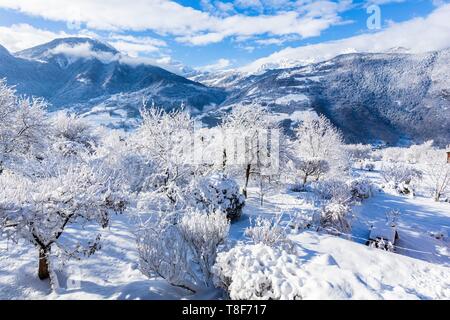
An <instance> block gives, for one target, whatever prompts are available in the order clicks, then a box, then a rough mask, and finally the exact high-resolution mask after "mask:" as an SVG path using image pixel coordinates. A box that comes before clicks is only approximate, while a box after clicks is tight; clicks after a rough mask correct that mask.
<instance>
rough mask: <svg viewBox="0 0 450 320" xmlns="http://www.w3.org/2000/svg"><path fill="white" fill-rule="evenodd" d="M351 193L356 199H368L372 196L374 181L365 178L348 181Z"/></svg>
mask: <svg viewBox="0 0 450 320" xmlns="http://www.w3.org/2000/svg"><path fill="white" fill-rule="evenodd" d="M348 186H349V188H350V193H351V194H352V196H353V198H354V199H356V200H363V199H368V198H370V197H371V196H372V188H373V187H372V183H371V182H370V181H369V180H367V179H364V178H359V179H355V180H352V181H350V182H349V183H348Z"/></svg>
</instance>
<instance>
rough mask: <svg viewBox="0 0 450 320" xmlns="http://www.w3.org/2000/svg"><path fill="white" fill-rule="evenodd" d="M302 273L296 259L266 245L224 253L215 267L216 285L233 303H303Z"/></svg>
mask: <svg viewBox="0 0 450 320" xmlns="http://www.w3.org/2000/svg"><path fill="white" fill-rule="evenodd" d="M300 272H302V271H301V264H300V262H299V260H298V258H297V257H296V256H295V255H291V254H289V253H287V252H286V251H284V250H277V249H274V248H271V247H270V246H267V245H264V244H254V245H238V246H236V247H234V248H233V249H231V250H230V251H227V252H221V253H219V254H218V256H217V259H216V264H215V265H214V267H213V273H214V283H215V285H216V286H217V287H220V288H223V289H224V290H225V291H226V292H227V293H228V295H229V297H230V298H231V299H233V300H269V299H270V300H294V299H301V298H302V297H301V294H300V288H301V285H302V282H301V280H300V275H299V273H300Z"/></svg>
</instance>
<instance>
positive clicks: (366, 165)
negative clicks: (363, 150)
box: [360, 160, 375, 171]
mask: <svg viewBox="0 0 450 320" xmlns="http://www.w3.org/2000/svg"><path fill="white" fill-rule="evenodd" d="M360 169H361V170H366V171H374V170H375V164H374V163H372V162H370V161H369V160H363V161H361V162H360Z"/></svg>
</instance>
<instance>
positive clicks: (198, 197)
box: [189, 174, 245, 220]
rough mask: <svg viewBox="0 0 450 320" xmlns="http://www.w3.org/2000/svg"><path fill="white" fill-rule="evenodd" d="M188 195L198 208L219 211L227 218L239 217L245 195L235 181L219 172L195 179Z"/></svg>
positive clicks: (234, 218) (235, 218)
mask: <svg viewBox="0 0 450 320" xmlns="http://www.w3.org/2000/svg"><path fill="white" fill-rule="evenodd" d="M189 197H191V198H192V199H193V205H194V206H195V207H197V208H198V209H200V210H209V211H220V212H222V213H224V214H225V215H226V216H227V218H228V219H229V220H237V219H239V218H240V216H241V214H242V209H243V207H244V205H245V197H244V196H243V195H242V194H241V193H240V191H239V185H238V184H237V183H236V181H235V180H233V179H231V178H227V177H226V176H224V175H221V174H215V175H212V176H207V177H203V178H200V179H199V180H197V181H195V182H194V183H193V184H192V185H191V187H190V191H189Z"/></svg>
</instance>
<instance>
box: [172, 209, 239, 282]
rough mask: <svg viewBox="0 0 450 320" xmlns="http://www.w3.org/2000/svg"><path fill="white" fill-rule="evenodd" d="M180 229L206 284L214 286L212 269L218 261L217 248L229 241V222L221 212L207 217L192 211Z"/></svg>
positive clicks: (186, 215) (183, 220)
mask: <svg viewBox="0 0 450 320" xmlns="http://www.w3.org/2000/svg"><path fill="white" fill-rule="evenodd" d="M179 228H180V231H181V235H182V237H183V239H184V240H185V241H186V243H187V244H188V246H189V247H190V248H191V250H192V253H193V255H194V257H195V261H197V262H198V264H199V265H200V269H201V270H202V273H203V277H204V280H205V283H206V284H207V285H210V284H212V274H211V268H212V266H213V264H214V262H215V260H216V256H217V248H218V247H219V245H221V244H223V243H224V242H225V240H226V239H227V236H228V232H229V230H230V224H229V222H228V220H227V219H226V218H225V217H224V215H223V214H222V213H220V212H214V213H211V214H207V215H205V214H204V213H203V212H198V211H190V212H187V213H186V214H185V215H184V216H183V217H182V219H181V221H180V224H179Z"/></svg>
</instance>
